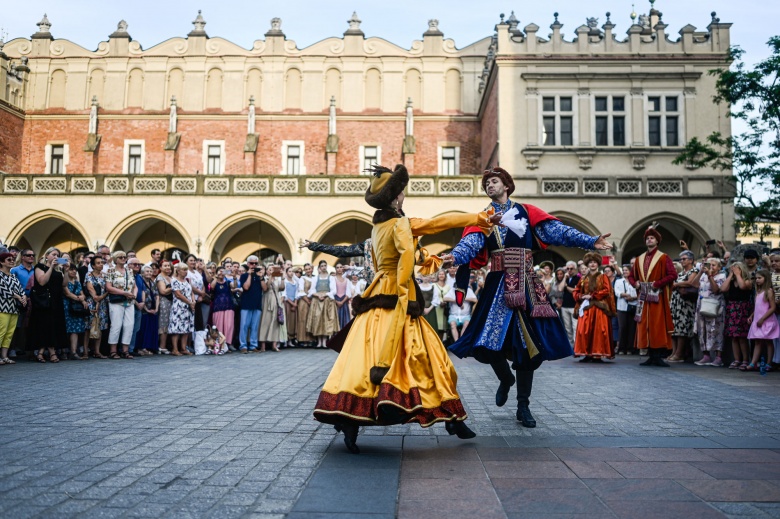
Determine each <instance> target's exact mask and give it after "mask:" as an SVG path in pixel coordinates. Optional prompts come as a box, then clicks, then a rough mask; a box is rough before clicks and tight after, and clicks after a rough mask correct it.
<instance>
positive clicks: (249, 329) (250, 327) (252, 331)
mask: <svg viewBox="0 0 780 519" xmlns="http://www.w3.org/2000/svg"><path fill="white" fill-rule="evenodd" d="M260 313H261V312H260V310H243V309H242V310H241V332H240V333H241V335H240V336H239V342H240V344H241V349H242V350H245V349H246V334H247V333H249V349H250V350H252V351H254V350H256V349H257V336H258V334H259V333H260Z"/></svg>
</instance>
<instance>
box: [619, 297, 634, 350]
mask: <svg viewBox="0 0 780 519" xmlns="http://www.w3.org/2000/svg"><path fill="white" fill-rule="evenodd" d="M635 313H636V306H632V305H628V311H626V312H622V311H620V310H618V313H617V318H618V325H619V327H620V337H619V338H618V348H619V349H620V351H622V352H623V353H632V352H633V351H634V339H635V337H636V321H634V314H635Z"/></svg>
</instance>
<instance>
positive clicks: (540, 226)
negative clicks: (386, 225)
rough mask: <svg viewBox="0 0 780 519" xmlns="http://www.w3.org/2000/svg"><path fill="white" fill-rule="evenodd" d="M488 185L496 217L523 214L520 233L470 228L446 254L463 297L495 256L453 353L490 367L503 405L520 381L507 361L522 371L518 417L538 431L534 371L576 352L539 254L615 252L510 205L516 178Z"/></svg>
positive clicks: (487, 179) (495, 174) (498, 177)
mask: <svg viewBox="0 0 780 519" xmlns="http://www.w3.org/2000/svg"><path fill="white" fill-rule="evenodd" d="M482 187H483V188H484V190H485V193H487V195H488V196H489V197H490V199H491V204H490V205H491V206H492V207H493V209H494V211H495V212H496V213H504V214H505V215H506V214H507V213H508V212H509V211H510V210H514V209H516V210H517V214H516V215H515V220H516V221H517V222H518V223H520V224H521V225H520V227H521V228H520V229H518V232H515V231H514V230H510V229H509V228H507V227H499V226H496V227H494V228H493V232H492V233H491V234H490V235H489V236H487V237H485V235H484V234H481V233H478V232H474V231H475V229H471V228H466V230H465V231H464V233H463V234H464V236H463V238H462V239H461V241H460V242H459V243H458V244H457V245H456V246H455V248H454V249H453V250H452V253H451V254H448V255H444V256H442V259H443V260H445V262H450V261H452V262H454V264H455V265H459V268H458V275H457V277H456V289H457V290H458V291H459V292H461V291H463V292H465V289H466V285H467V283H468V279H469V269H470V268H481V267H482V266H485V265H486V264H487V261H488V259H490V261H491V272H490V273H489V274H488V275H487V278H486V279H485V286H484V288H483V290H482V294H481V295H480V298H479V302H478V303H477V304H476V307H475V309H474V313H473V314H472V316H471V322H470V324H469V327H468V329H467V330H466V332H465V333H464V334H463V336H462V337H461V338H460V339H459V340H458V341H457V342H455V343H454V344H453V345H452V346H450V350H451V351H452V352H453V353H455V354H456V355H457V356H458V357H461V358H463V357H474V358H475V359H477V360H478V361H479V362H482V363H484V364H490V366H491V367H492V368H493V371H494V372H495V373H496V376H497V377H498V380H499V382H500V384H499V386H498V391H497V392H496V405H497V406H499V407H501V406H503V405H504V404H505V403H506V401H507V398H508V397H509V388H511V387H512V385H514V383H515V377H514V376H513V375H512V371H511V370H510V368H509V363H508V362H507V359H510V360H511V361H512V368H513V369H514V370H515V371H516V373H517V382H518V384H517V419H518V421H520V422H521V423H522V424H523V426H525V427H536V420H534V417H533V415H532V414H531V411H530V410H529V409H528V404H529V398H530V396H531V387H532V385H533V379H534V370H535V369H536V368H538V367H539V366H540V365H541V363H542V361H544V360H555V359H561V358H564V357H568V356H570V355H572V354H573V351H572V347H571V345H570V344H569V340H568V338H567V336H566V331H565V330H564V328H563V323H561V320H560V319H559V318H558V314H557V313H556V312H555V310H554V309H553V308H552V306H551V305H550V302H549V300H548V299H547V293H546V291H545V290H544V286H543V285H542V282H541V279H539V278H538V277H537V276H536V274H534V270H533V257H532V252H533V251H538V250H543V249H545V248H546V247H547V246H548V245H562V246H565V247H579V248H582V249H586V250H592V249H601V250H606V249H611V248H612V245H611V244H610V243H608V242H607V240H606V239H607V238H608V237H609V236H610V235H609V234H604V235H601V236H588V235H587V234H583V233H581V232H579V231H578V230H576V229H574V228H572V227H569V226H567V225H564V224H563V223H561V222H560V221H559V220H558V219H557V218H555V217H554V216H550V215H549V214H547V213H545V212H544V211H542V210H541V209H539V208H538V207H534V206H532V205H527V204H519V203H517V202H513V201H511V200H509V195H511V194H512V192H513V191H514V190H515V185H514V182H513V181H512V177H511V176H510V175H509V173H507V172H506V171H505V170H503V169H501V168H498V167H496V168H493V169H490V170H487V171H485V172H484V174H483V176H482ZM523 219H525V222H524V223H525V229H524V230H523V229H522V227H523V225H522V223H523ZM518 233H519V234H520V235H518ZM458 295H460V294H458ZM458 299H459V298H458Z"/></svg>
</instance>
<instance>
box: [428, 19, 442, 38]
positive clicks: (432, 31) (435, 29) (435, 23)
mask: <svg viewBox="0 0 780 519" xmlns="http://www.w3.org/2000/svg"><path fill="white" fill-rule="evenodd" d="M443 35H444V33H443V32H441V31H440V30H439V20H437V19H435V18H431V19H430V20H428V30H427V31H425V32H424V33H423V36H443Z"/></svg>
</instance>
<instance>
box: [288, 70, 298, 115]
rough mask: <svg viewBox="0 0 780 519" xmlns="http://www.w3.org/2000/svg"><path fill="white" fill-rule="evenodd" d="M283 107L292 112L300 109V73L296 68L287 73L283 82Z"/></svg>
mask: <svg viewBox="0 0 780 519" xmlns="http://www.w3.org/2000/svg"><path fill="white" fill-rule="evenodd" d="M284 88H285V91H284V92H285V93H284V107H285V108H290V109H293V110H298V109H300V108H301V72H300V71H299V70H298V69H296V68H291V69H290V70H288V71H287V79H286V81H285V86H284Z"/></svg>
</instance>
